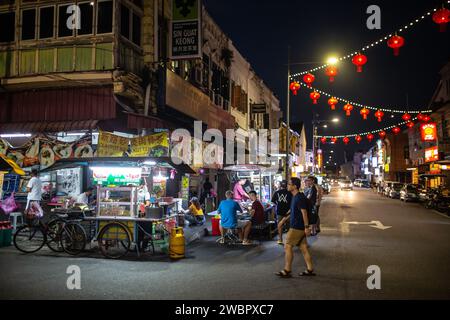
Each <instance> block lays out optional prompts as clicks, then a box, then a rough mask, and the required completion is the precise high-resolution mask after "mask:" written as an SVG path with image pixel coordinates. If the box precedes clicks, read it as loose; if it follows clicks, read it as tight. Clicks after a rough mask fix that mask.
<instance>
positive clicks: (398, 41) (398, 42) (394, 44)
mask: <svg viewBox="0 0 450 320" xmlns="http://www.w3.org/2000/svg"><path fill="white" fill-rule="evenodd" d="M387 44H388V47H390V48H392V49H394V56H398V55H400V48H401V47H403V46H404V45H405V38H403V37H400V36H398V35H395V36H392V37H391V38H390V39H389V40H388V43H387Z"/></svg>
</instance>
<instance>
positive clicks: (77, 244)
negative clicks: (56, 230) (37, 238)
mask: <svg viewBox="0 0 450 320" xmlns="http://www.w3.org/2000/svg"><path fill="white" fill-rule="evenodd" d="M86 239H87V236H86V232H85V231H84V228H83V227H82V226H81V225H80V224H79V222H75V221H74V222H68V223H67V224H66V225H65V226H64V229H63V230H62V232H61V246H62V248H63V250H64V251H65V252H66V253H68V254H70V255H72V256H76V255H78V254H80V253H81V252H83V251H84V249H85V248H86V242H87V240H86Z"/></svg>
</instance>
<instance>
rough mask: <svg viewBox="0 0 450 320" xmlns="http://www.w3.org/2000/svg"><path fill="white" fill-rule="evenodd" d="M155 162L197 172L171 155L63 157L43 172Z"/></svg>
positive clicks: (163, 165) (134, 165) (188, 171)
mask: <svg viewBox="0 0 450 320" xmlns="http://www.w3.org/2000/svg"><path fill="white" fill-rule="evenodd" d="M146 162H147V163H149V162H153V163H155V164H156V166H159V167H167V168H174V169H175V170H177V171H178V172H179V173H183V174H195V171H194V170H193V169H192V168H191V167H189V166H188V165H186V164H175V163H174V162H173V161H172V159H171V158H169V157H161V158H149V157H142V158H138V157H133V158H127V157H121V158H106V157H98V158H83V159H61V160H58V161H57V162H56V163H55V164H54V165H53V166H51V167H49V168H47V169H45V170H42V171H41V172H48V171H54V170H60V169H70V168H76V167H87V166H91V165H95V166H115V167H138V166H141V165H142V164H145V163H146Z"/></svg>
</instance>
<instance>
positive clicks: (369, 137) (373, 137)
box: [367, 133, 375, 142]
mask: <svg viewBox="0 0 450 320" xmlns="http://www.w3.org/2000/svg"><path fill="white" fill-rule="evenodd" d="M373 139H375V136H374V135H373V134H371V133H369V134H368V135H367V140H369V142H372V140H373Z"/></svg>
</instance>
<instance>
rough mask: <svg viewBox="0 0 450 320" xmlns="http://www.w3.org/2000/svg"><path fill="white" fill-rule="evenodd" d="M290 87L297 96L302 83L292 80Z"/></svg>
mask: <svg viewBox="0 0 450 320" xmlns="http://www.w3.org/2000/svg"><path fill="white" fill-rule="evenodd" d="M289 89H291V91H292V93H293V94H294V96H296V95H297V92H298V90H300V83H298V82H297V81H294V82H292V83H291V85H290V86H289Z"/></svg>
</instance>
